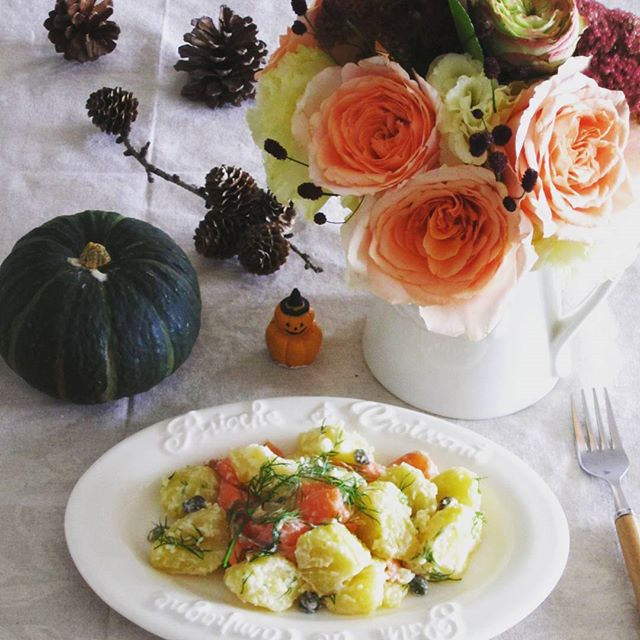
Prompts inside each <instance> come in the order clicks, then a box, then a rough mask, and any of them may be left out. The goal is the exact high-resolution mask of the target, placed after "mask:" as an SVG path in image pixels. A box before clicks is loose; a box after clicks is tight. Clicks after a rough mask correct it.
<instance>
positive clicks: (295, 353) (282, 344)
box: [266, 289, 322, 367]
mask: <svg viewBox="0 0 640 640" xmlns="http://www.w3.org/2000/svg"><path fill="white" fill-rule="evenodd" d="M314 318H315V312H314V311H313V309H312V308H311V307H310V306H309V301H308V300H307V299H306V298H303V297H302V296H301V295H300V292H299V291H298V290H297V289H294V290H293V291H292V292H291V295H290V296H289V297H287V298H285V299H284V300H281V301H280V303H279V304H278V305H277V306H276V309H275V311H274V314H273V318H272V319H271V322H270V323H269V326H268V327H267V331H266V339H267V347H268V348H269V353H270V354H271V357H272V358H273V359H274V360H275V361H276V362H277V363H278V364H281V365H284V366H285V367H304V366H306V365H308V364H311V363H312V362H313V361H314V360H315V359H316V356H317V355H318V351H320V345H321V344H322V330H321V329H320V327H319V326H318V325H317V324H316V322H315V320H314Z"/></svg>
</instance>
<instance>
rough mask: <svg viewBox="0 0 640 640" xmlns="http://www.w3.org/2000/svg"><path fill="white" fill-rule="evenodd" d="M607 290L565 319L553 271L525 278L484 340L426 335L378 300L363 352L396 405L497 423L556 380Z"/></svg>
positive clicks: (406, 315)
mask: <svg viewBox="0 0 640 640" xmlns="http://www.w3.org/2000/svg"><path fill="white" fill-rule="evenodd" d="M612 286H613V283H612V282H605V283H603V284H601V285H600V286H598V287H597V288H596V289H595V290H594V291H593V292H592V293H591V294H590V295H589V296H588V297H587V298H586V299H585V300H584V302H583V303H582V304H581V305H580V306H579V307H578V308H576V309H574V310H573V311H572V312H571V313H570V314H569V315H565V316H562V315H561V309H562V304H561V295H560V292H559V287H558V286H557V284H556V278H555V277H554V273H553V271H552V270H551V269H540V270H538V271H533V272H531V273H528V274H527V275H526V276H525V277H524V278H523V280H522V281H521V282H520V284H519V285H518V287H517V288H516V290H515V291H514V292H513V295H512V298H511V300H509V302H508V304H507V306H506V308H505V313H504V315H503V317H502V319H501V320H500V322H499V323H498V325H497V326H496V328H495V329H494V330H493V331H492V332H491V333H490V334H489V335H488V336H487V337H486V338H484V339H483V340H480V341H478V342H472V341H470V340H468V339H466V338H465V337H460V338H450V337H447V336H442V335H439V334H435V333H432V332H431V331H429V330H428V329H427V328H426V327H425V324H424V322H423V321H422V318H421V317H420V315H419V313H418V308H417V307H416V306H414V305H391V304H389V303H387V302H385V301H383V300H381V299H379V298H376V299H375V301H374V303H373V306H372V308H371V310H370V312H369V315H368V317H367V322H366V325H365V331H364V338H363V346H364V356H365V359H366V361H367V364H368V365H369V368H370V370H371V372H372V373H373V375H374V376H375V377H376V378H377V379H378V381H379V382H380V383H381V384H382V385H383V386H385V387H386V388H387V389H388V390H389V391H391V393H393V394H394V395H396V396H397V397H398V398H400V399H401V400H404V401H405V402H407V403H409V404H411V405H413V406H414V407H418V408H419V409H423V410H425V411H428V412H429V413H435V414H437V415H441V416H446V417H449V418H461V419H468V420H475V419H483V418H495V417H498V416H502V415H507V414H509V413H514V412H515V411H518V410H520V409H524V408H525V407H527V406H529V405H531V404H533V403H534V402H536V401H537V400H539V399H540V398H542V397H543V396H544V395H546V394H547V393H548V392H549V391H551V389H553V387H554V385H555V384H556V382H557V381H558V377H559V371H558V358H559V356H560V352H561V349H562V347H563V346H564V345H565V344H566V342H567V341H568V340H569V338H571V336H572V335H573V334H574V333H575V331H576V330H577V329H578V327H579V326H580V324H581V323H582V322H583V321H584V320H585V319H586V318H587V316H588V315H589V314H590V313H591V312H592V311H593V310H594V309H595V308H596V306H597V305H598V304H599V303H600V302H601V301H602V300H603V299H604V298H605V297H606V296H607V294H608V293H609V291H610V290H611V288H612Z"/></svg>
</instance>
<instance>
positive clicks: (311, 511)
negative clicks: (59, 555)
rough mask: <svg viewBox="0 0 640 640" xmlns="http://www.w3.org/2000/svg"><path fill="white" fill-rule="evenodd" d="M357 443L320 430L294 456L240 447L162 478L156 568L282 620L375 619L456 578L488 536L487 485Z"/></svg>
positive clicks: (302, 438)
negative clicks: (289, 613) (213, 584)
mask: <svg viewBox="0 0 640 640" xmlns="http://www.w3.org/2000/svg"><path fill="white" fill-rule="evenodd" d="M374 454H375V452H374V448H373V446H371V444H370V443H368V442H367V441H366V440H365V439H364V438H363V437H362V436H361V435H360V434H358V433H356V432H353V431H347V430H345V429H344V428H343V427H341V426H329V425H323V426H320V427H317V428H315V429H311V430H310V431H307V432H304V433H301V434H300V435H299V436H298V439H297V443H296V451H295V452H294V453H293V454H292V455H291V456H285V455H284V453H283V452H282V451H281V450H280V449H279V448H278V447H277V446H276V445H274V444H272V443H270V442H267V443H265V444H250V445H248V446H245V447H240V448H237V449H232V450H231V451H229V452H228V453H227V455H226V456H225V457H223V458H220V459H216V460H211V461H210V462H209V463H207V464H200V465H189V466H186V467H183V468H182V469H178V470H176V471H174V472H173V473H172V474H171V475H169V476H168V477H166V478H164V479H163V481H162V485H161V488H160V505H161V507H162V509H163V512H164V514H163V516H162V518H161V520H160V521H159V522H158V524H156V525H155V526H154V527H153V529H152V530H151V531H150V532H149V536H148V539H149V541H150V542H151V544H152V547H151V554H150V562H151V564H152V565H153V566H154V567H155V568H156V569H159V570H160V571H164V572H167V573H178V574H189V575H208V574H211V573H213V572H215V571H217V570H218V569H220V568H222V569H223V571H224V578H223V579H224V584H225V585H226V586H227V588H228V589H229V590H230V591H231V592H233V593H234V594H235V595H236V596H237V597H238V598H239V599H240V600H241V601H242V602H244V603H247V604H252V605H255V606H257V607H263V608H266V609H270V610H272V611H284V610H286V609H289V608H290V607H292V606H293V605H294V604H295V603H296V602H297V603H298V606H299V607H300V608H301V609H302V610H303V611H306V612H308V613H312V612H315V611H317V610H318V609H319V608H320V607H321V606H326V607H327V609H329V610H330V611H333V612H335V613H340V614H361V615H362V614H368V613H371V612H373V611H375V610H376V609H379V608H390V607H396V606H398V605H399V604H400V603H401V602H402V600H403V599H404V597H405V596H406V595H407V593H408V592H410V591H411V592H413V593H414V594H419V595H424V594H425V593H426V592H427V588H428V582H441V581H445V580H460V579H461V578H462V575H463V573H464V571H465V569H466V567H467V563H468V560H469V557H470V556H471V553H472V552H473V551H474V549H475V548H476V547H477V545H478V543H479V541H480V536H481V533H482V526H483V523H484V514H483V512H482V510H481V495H480V487H479V480H480V479H479V478H478V477H477V476H476V475H475V474H474V473H472V472H471V471H469V470H468V469H465V468H463V467H453V468H450V469H446V470H445V471H443V472H441V473H438V470H437V468H436V466H435V464H434V463H433V461H432V460H431V459H430V457H429V456H428V454H427V453H425V452H423V451H412V452H410V453H407V454H405V455H403V456H401V457H400V458H398V459H397V460H394V461H393V462H392V463H390V464H389V465H386V466H385V465H383V464H381V463H379V462H378V461H376V460H375V458H374Z"/></svg>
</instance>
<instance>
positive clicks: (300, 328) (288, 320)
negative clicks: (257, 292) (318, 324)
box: [273, 305, 316, 336]
mask: <svg viewBox="0 0 640 640" xmlns="http://www.w3.org/2000/svg"><path fill="white" fill-rule="evenodd" d="M315 316H316V314H315V311H314V310H313V309H309V311H307V312H306V313H304V314H303V315H301V316H290V315H287V314H286V313H285V312H284V311H283V310H282V309H281V308H280V305H278V306H277V307H276V310H275V312H274V314H273V319H274V320H275V323H276V325H278V328H279V329H281V330H282V331H284V332H285V333H288V334H289V335H292V336H297V335H300V334H302V333H304V332H305V331H307V330H308V329H309V327H310V326H312V325H313V322H314V318H315Z"/></svg>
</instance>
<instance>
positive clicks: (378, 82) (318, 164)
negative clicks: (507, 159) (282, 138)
mask: <svg viewBox="0 0 640 640" xmlns="http://www.w3.org/2000/svg"><path fill="white" fill-rule="evenodd" d="M438 105H439V98H438V95H437V93H436V91H435V90H434V89H433V88H431V87H430V86H429V85H428V84H427V83H426V82H425V81H424V80H423V79H422V78H419V77H416V79H415V80H412V79H411V78H410V77H409V75H408V74H407V73H406V71H404V69H402V67H401V66H400V65H398V64H396V63H395V62H390V61H389V60H387V59H386V58H384V57H382V56H379V57H376V58H369V59H367V60H362V61H360V62H359V63H358V64H353V63H349V64H346V65H345V66H344V67H330V68H328V69H325V70H323V71H321V72H320V73H319V74H318V75H317V76H316V77H315V78H314V79H313V80H312V81H311V82H310V83H309V85H308V86H307V89H306V91H305V93H304V96H303V97H302V98H301V100H300V102H299V103H298V107H297V110H296V113H295V115H294V117H293V121H292V130H293V134H294V136H295V137H296V139H297V140H298V141H299V142H300V143H301V144H302V145H304V146H308V148H309V175H310V177H311V180H312V181H313V182H314V183H315V184H318V185H320V186H322V187H324V188H325V189H327V190H329V191H332V192H333V193H338V194H341V195H364V194H371V193H377V192H379V191H382V190H384V189H388V188H390V187H394V186H396V185H398V184H401V183H402V182H404V181H405V180H407V179H408V178H410V177H411V176H413V175H414V174H416V173H417V172H419V171H422V170H424V169H428V168H431V167H433V166H434V165H435V164H436V163H437V161H438V145H439V135H438V131H437V128H436V113H437V110H438Z"/></svg>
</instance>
